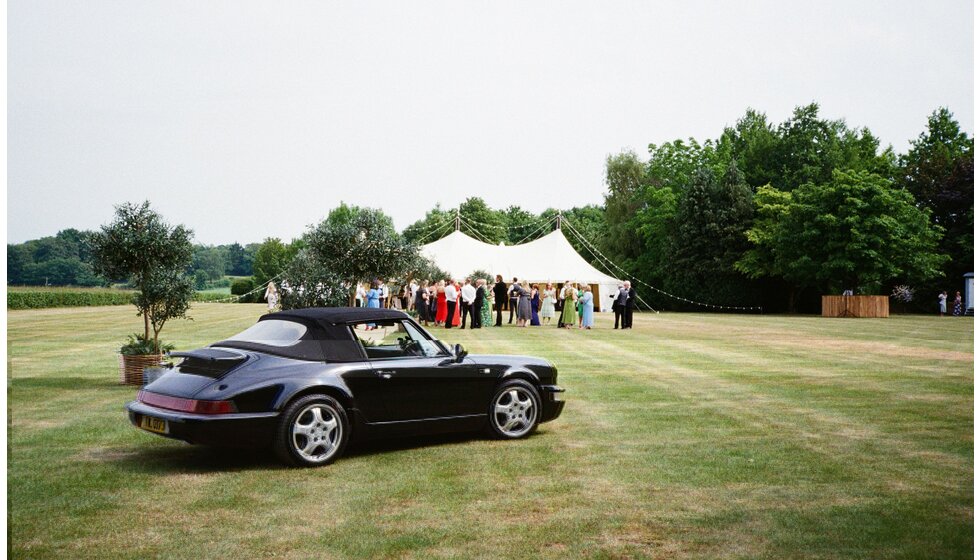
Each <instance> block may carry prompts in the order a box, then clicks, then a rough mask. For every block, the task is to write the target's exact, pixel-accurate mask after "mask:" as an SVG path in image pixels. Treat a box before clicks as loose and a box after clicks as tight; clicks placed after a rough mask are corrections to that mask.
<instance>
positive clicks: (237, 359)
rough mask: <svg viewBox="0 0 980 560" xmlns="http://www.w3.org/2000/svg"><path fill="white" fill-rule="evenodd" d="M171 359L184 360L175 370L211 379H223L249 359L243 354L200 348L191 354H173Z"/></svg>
mask: <svg viewBox="0 0 980 560" xmlns="http://www.w3.org/2000/svg"><path fill="white" fill-rule="evenodd" d="M170 357H171V358H183V360H181V362H180V363H179V364H177V367H176V368H175V369H176V370H178V371H180V373H186V374H189V375H200V376H202V377H210V378H211V379H217V378H219V377H221V376H222V375H224V374H226V373H228V372H229V371H231V370H232V369H234V368H235V366H237V365H238V364H240V363H242V362H244V361H245V360H247V359H248V355H246V354H244V353H242V352H235V351H234V350H222V349H218V348H198V349H197V350H191V351H189V352H171V353H170Z"/></svg>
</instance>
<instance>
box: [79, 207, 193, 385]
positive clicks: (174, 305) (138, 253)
mask: <svg viewBox="0 0 980 560" xmlns="http://www.w3.org/2000/svg"><path fill="white" fill-rule="evenodd" d="M191 235H192V232H191V231H190V230H189V229H187V228H185V227H184V226H180V225H178V226H173V227H171V226H170V225H169V224H167V223H166V222H164V221H163V218H162V217H161V216H160V215H159V214H157V213H156V212H154V211H153V210H152V209H151V208H150V203H149V202H143V203H142V204H139V205H136V204H130V203H126V204H122V205H120V206H117V207H116V216H115V219H114V220H113V221H112V223H110V224H108V225H104V226H102V228H101V230H100V231H99V232H97V233H96V234H94V235H93V236H92V255H93V260H94V263H95V269H96V272H98V273H99V274H101V275H102V276H104V277H106V278H109V279H127V280H128V281H129V282H130V283H131V284H132V285H133V286H134V287H135V288H136V290H137V294H136V296H135V297H134V298H133V304H134V305H135V306H136V309H137V310H138V315H140V316H142V317H143V333H142V334H140V333H134V334H132V335H130V337H129V341H128V342H127V343H126V344H124V345H123V346H122V348H120V370H121V381H122V382H123V383H126V384H134V385H139V384H141V383H142V382H143V369H144V368H146V367H149V366H153V365H156V364H158V363H160V361H161V359H162V358H163V354H164V352H167V351H169V350H170V349H172V348H173V346H172V345H169V344H164V343H162V342H161V341H160V331H161V330H162V329H163V325H164V324H165V323H166V322H167V321H168V320H169V319H173V318H178V317H179V318H187V310H188V308H189V307H190V301H191V298H192V296H193V294H194V287H193V283H192V281H191V279H190V278H188V277H187V275H186V274H184V270H185V269H186V268H187V265H188V264H190V261H191V254H192V247H191V241H190V239H191Z"/></svg>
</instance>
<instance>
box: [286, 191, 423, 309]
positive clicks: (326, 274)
mask: <svg viewBox="0 0 980 560" xmlns="http://www.w3.org/2000/svg"><path fill="white" fill-rule="evenodd" d="M304 239H305V241H306V244H307V248H306V249H305V250H303V251H301V252H300V254H299V255H297V257H296V258H295V259H293V263H291V265H290V266H289V267H287V269H286V273H285V274H284V283H285V284H286V285H288V287H289V290H288V293H284V294H283V296H282V305H283V309H291V308H296V307H308V306H309V305H311V304H316V305H327V306H331V305H346V304H347V303H348V302H349V301H350V298H352V297H353V286H354V284H355V283H357V282H365V281H370V280H374V279H383V280H386V279H390V278H404V277H406V276H407V275H408V273H409V272H410V271H411V270H412V269H413V267H415V266H417V263H418V261H419V260H421V257H420V255H419V250H418V245H416V244H414V243H412V242H410V241H406V240H405V239H404V238H403V237H402V236H401V235H399V234H398V232H396V231H395V228H394V224H393V223H392V221H391V218H390V217H388V216H387V215H385V214H384V213H383V212H381V211H380V210H375V209H371V208H360V207H357V206H354V207H349V206H346V205H341V206H340V207H338V208H336V209H334V210H333V211H332V212H331V213H330V215H329V216H328V217H327V219H326V220H324V221H323V222H321V223H320V224H319V225H318V226H316V227H314V228H312V229H311V230H310V231H309V232H307V234H306V235H305V236H304ZM293 265H295V266H293ZM282 291H283V292H287V290H286V289H285V287H284V288H283V290H282Z"/></svg>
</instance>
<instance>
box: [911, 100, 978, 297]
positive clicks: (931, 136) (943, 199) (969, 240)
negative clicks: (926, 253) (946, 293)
mask: <svg viewBox="0 0 980 560" xmlns="http://www.w3.org/2000/svg"><path fill="white" fill-rule="evenodd" d="M898 183H899V184H900V185H901V186H903V187H905V189H907V190H908V191H909V192H910V193H912V196H914V197H915V201H916V204H917V205H918V206H919V207H920V208H927V209H929V210H930V211H931V218H932V222H933V223H934V224H936V225H938V226H940V227H942V228H943V230H944V232H943V237H942V239H941V240H940V242H939V244H940V247H941V248H942V250H943V251H945V252H947V253H949V255H950V256H951V257H952V258H951V259H950V261H949V262H948V263H947V264H946V266H945V267H944V269H943V272H944V275H943V276H944V277H943V278H942V279H940V281H939V283H938V285H930V286H928V288H929V290H930V291H933V290H938V289H940V288H944V289H949V286H950V285H961V284H962V281H963V274H965V273H967V272H971V271H973V255H974V250H973V138H970V137H969V136H967V135H966V133H964V132H963V131H962V130H960V125H959V123H958V122H957V121H956V120H955V119H954V118H953V114H952V113H950V111H949V110H948V109H946V108H940V109H938V110H936V111H935V112H933V113H932V114H931V115H930V116H929V120H928V123H927V127H926V130H925V131H924V132H922V133H921V134H920V135H919V137H918V138H917V139H916V140H915V141H913V142H912V148H911V149H910V150H909V152H908V153H907V154H905V155H904V156H902V158H901V160H900V171H899V174H898ZM920 291H921V290H920Z"/></svg>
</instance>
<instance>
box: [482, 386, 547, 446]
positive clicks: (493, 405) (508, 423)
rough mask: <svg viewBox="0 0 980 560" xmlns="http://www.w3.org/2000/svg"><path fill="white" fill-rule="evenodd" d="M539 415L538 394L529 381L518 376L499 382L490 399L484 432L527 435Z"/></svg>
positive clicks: (498, 435)
mask: <svg viewBox="0 0 980 560" xmlns="http://www.w3.org/2000/svg"><path fill="white" fill-rule="evenodd" d="M540 419H541V397H539V396H538V391H537V389H535V388H534V386H533V385H531V384H530V383H528V382H527V381H524V380H522V379H514V380H512V381H508V382H506V383H504V384H502V385H501V386H500V387H498V388H497V390H496V391H494V393H493V398H492V399H491V400H490V422H489V425H488V426H487V432H488V433H489V434H490V436H491V437H494V438H497V439H518V438H522V437H525V436H527V435H528V434H530V433H531V432H533V431H534V429H535V428H537V426H538V421H539V420H540Z"/></svg>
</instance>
